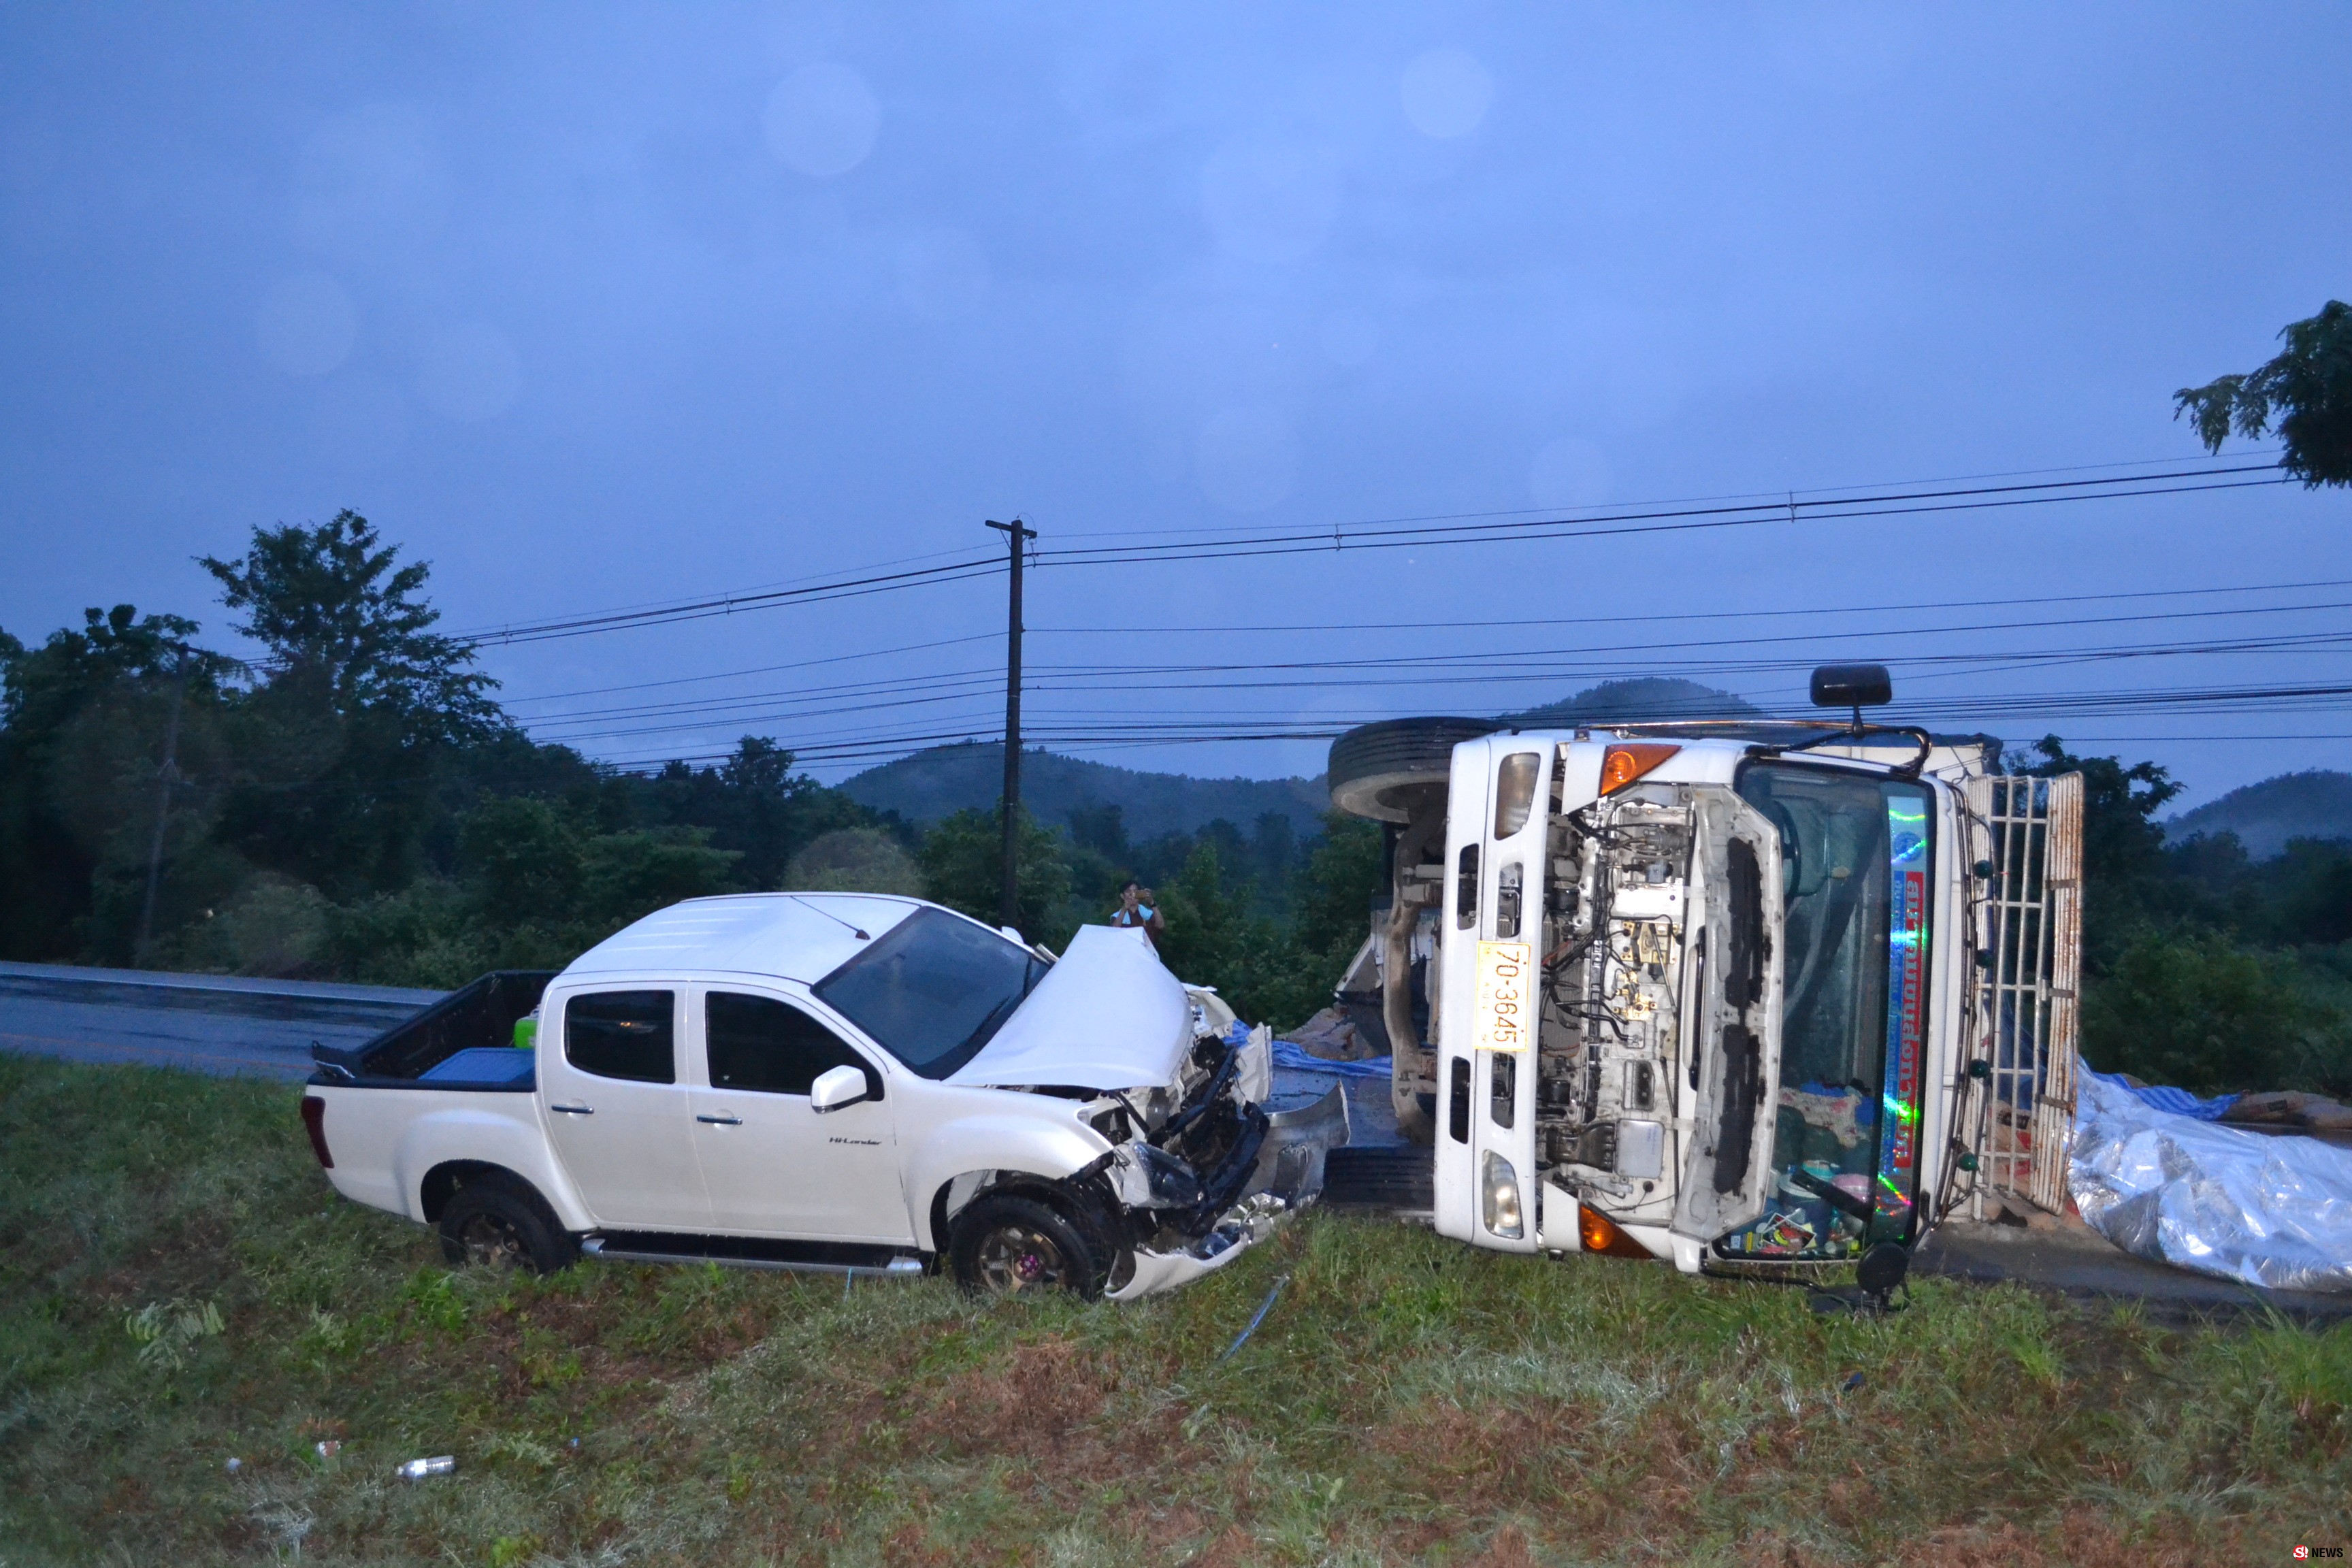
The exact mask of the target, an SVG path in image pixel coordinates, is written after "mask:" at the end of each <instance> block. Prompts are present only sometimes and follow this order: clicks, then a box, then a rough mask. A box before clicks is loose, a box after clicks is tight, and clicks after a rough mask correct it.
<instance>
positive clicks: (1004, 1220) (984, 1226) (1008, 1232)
mask: <svg viewBox="0 0 2352 1568" xmlns="http://www.w3.org/2000/svg"><path fill="white" fill-rule="evenodd" d="M1096 1232H1097V1226H1082V1225H1079V1224H1078V1223H1076V1221H1075V1220H1073V1219H1071V1218H1070V1216H1069V1215H1066V1214H1064V1213H1062V1212H1061V1211H1060V1210H1059V1209H1056V1208H1055V1207H1054V1206H1052V1205H1049V1204H1045V1203H1041V1202H1039V1201H1038V1200H1037V1199H1035V1198H1031V1197H1024V1196H1022V1195H1021V1194H1017V1193H998V1194H992V1195H990V1196H986V1197H981V1198H975V1199H974V1200H973V1201H972V1202H971V1204H970V1205H968V1206H966V1208H965V1209H964V1211H963V1212H962V1213H961V1214H959V1215H956V1217H955V1220H954V1222H953V1223H952V1224H951V1225H950V1226H949V1227H948V1265H949V1267H950V1268H951V1269H952V1270H953V1271H954V1274H955V1279H956V1283H957V1284H959V1285H961V1286H962V1287H963V1288H964V1289H966V1290H968V1291H970V1292H971V1293H972V1294H973V1295H975V1296H1017V1295H1020V1294H1023V1293H1024V1292H1043V1291H1046V1290H1053V1289H1063V1290H1068V1291H1071V1292H1073V1293H1075V1294H1076V1295H1077V1296H1078V1297H1079V1298H1080V1299H1081V1300H1088V1301H1091V1300H1095V1298H1097V1297H1098V1296H1100V1295H1101V1294H1102V1292H1103V1285H1104V1282H1105V1281H1106V1279H1108V1277H1109V1274H1110V1265H1111V1259H1110V1258H1108V1256H1107V1255H1106V1254H1105V1251H1104V1248H1103V1243H1102V1241H1101V1239H1100V1237H1098V1236H1097V1234H1096Z"/></svg>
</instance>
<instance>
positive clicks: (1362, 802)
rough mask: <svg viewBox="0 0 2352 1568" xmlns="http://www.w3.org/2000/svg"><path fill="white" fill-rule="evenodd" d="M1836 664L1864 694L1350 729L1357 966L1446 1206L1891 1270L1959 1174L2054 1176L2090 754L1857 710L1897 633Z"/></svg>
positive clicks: (2049, 1204)
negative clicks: (1775, 706)
mask: <svg viewBox="0 0 2352 1568" xmlns="http://www.w3.org/2000/svg"><path fill="white" fill-rule="evenodd" d="M1813 695H1814V700H1815V701H1816V702H1818V703H1822V704H1823V705H1825V706H1835V707H1839V708H1843V709H1850V710H1852V713H1853V720H1852V722H1851V723H1850V724H1830V723H1822V724H1811V725H1808V724H1801V723H1799V724H1787V725H1775V724H1766V723H1759V722H1755V721H1748V722H1745V723H1736V724H1733V723H1706V722H1682V723H1673V722H1666V723H1643V724H1612V725H1609V726H1607V727H1601V726H1600V725H1595V726H1593V727H1591V728H1576V729H1567V730H1559V731H1537V730H1527V731H1520V730H1511V729H1506V728H1503V727H1501V726H1499V725H1497V724H1496V723H1494V722H1491V721H1475V720H1460V719H1410V720H1400V721H1390V722H1386V723H1381V724H1371V725H1366V726H1363V727H1361V728H1360V729H1357V730H1354V731H1349V733H1348V734H1346V735H1343V736H1341V737H1340V738H1339V740H1338V741H1337V742H1334V743H1333V745H1332V748H1331V762H1330V774H1329V777H1330V786H1331V794H1332V798H1333V800H1334V802H1335V803H1336V804H1337V805H1339V806H1340V807H1341V808H1342V809H1343V810H1346V811H1349V812H1350V813H1352V814H1355V815H1357V816H1364V817H1369V818H1371V819H1373V820H1375V821H1379V822H1381V823H1382V824H1384V825H1386V830H1387V845H1388V857H1387V858H1388V862H1389V876H1388V878H1387V884H1388V886H1387V890H1386V898H1385V900H1383V902H1382V903H1381V905H1380V906H1377V907H1376V908H1375V910H1374V912H1373V929H1372V932H1371V936H1370V940H1369V941H1368V942H1366V944H1365V947H1364V949H1363V951H1362V952H1360V955H1359V957H1358V960H1357V963H1355V965H1354V966H1352V967H1351V969H1350V971H1349V975H1348V977H1347V978H1346V979H1344V980H1343V981H1342V983H1341V986H1340V999H1341V1002H1342V1004H1343V1005H1346V1004H1349V1003H1352V1004H1353V1007H1352V1008H1351V1011H1353V1012H1354V1014H1355V1015H1356V1016H1357V1017H1358V1019H1359V1022H1360V1025H1362V1026H1364V1027H1365V1029H1366V1031H1367V1032H1369V1033H1371V1034H1373V1035H1374V1036H1375V1037H1380V1036H1383V1035H1384V1036H1385V1037H1386V1039H1387V1041H1388V1043H1389V1045H1390V1047H1391V1059H1392V1062H1393V1071H1394V1087H1393V1097H1394V1102H1395V1107H1396V1111H1397V1118H1398V1121H1399V1124H1400V1126H1401V1127H1402V1130H1403V1131H1405V1132H1406V1134H1407V1135H1408V1136H1409V1137H1412V1138H1414V1139H1416V1140H1417V1141H1422V1142H1431V1143H1433V1146H1434V1152H1433V1165H1434V1173H1433V1191H1434V1215H1433V1218H1434V1222H1435V1225H1436V1227H1437V1229H1438V1230H1439V1231H1441V1232H1442V1233H1444V1234H1445V1235H1448V1236H1453V1237H1459V1238H1461V1239H1463V1240H1465V1241H1468V1242H1471V1243H1473V1244H1474V1245H1476V1246H1480V1247H1494V1248H1497V1249H1500V1250H1505V1251H1517V1252H1536V1251H1544V1252H1552V1253H1565V1252H1572V1251H1590V1252H1599V1253H1605V1254H1613V1255H1618V1256H1625V1257H1637V1258H1668V1259H1671V1260H1672V1261H1673V1262H1674V1263H1675V1265H1676V1266H1677V1267H1678V1268H1682V1269H1684V1270H1685V1271H1692V1272H1696V1271H1699V1270H1702V1269H1704V1270H1706V1271H1710V1272H1715V1271H1727V1272H1738V1273H1773V1274H1778V1275H1780V1276H1782V1277H1785V1278H1800V1279H1804V1278H1811V1279H1825V1278H1826V1279H1835V1278H1836V1277H1837V1276H1838V1272H1839V1270H1841V1269H1843V1270H1847V1271H1849V1272H1852V1271H1854V1270H1855V1268H1856V1266H1857V1265H1860V1266H1861V1268H1860V1270H1859V1271H1860V1273H1861V1275H1862V1277H1863V1279H1864V1283H1865V1284H1871V1285H1874V1286H1883V1285H1884V1284H1885V1283H1887V1282H1889V1281H1890V1280H1891V1279H1895V1278H1899V1277H1900V1273H1901V1270H1902V1268H1903V1265H1904V1262H1905V1259H1906V1257H1907V1249H1908V1248H1909V1247H1912V1246H1914V1245H1915V1244H1916V1242H1917V1241H1918V1239H1919V1238H1920V1237H1922V1236H1923V1235H1924V1233H1925V1231H1926V1229H1927V1226H1930V1225H1932V1224H1933V1223H1935V1222H1936V1221H1937V1219H1939V1218H1941V1217H1943V1216H1945V1215H1948V1214H1951V1213H1952V1212H1954V1211H1955V1210H1956V1209H1958V1208H1960V1207H1961V1206H1962V1205H1967V1206H1968V1207H1969V1208H1970V1209H1972V1210H1973V1211H1975V1212H1976V1213H1978V1214H1979V1215H1981V1214H1982V1213H1983V1212H1984V1208H1985V1205H1986V1204H1987V1202H1988V1201H1989V1199H1992V1198H1995V1197H1998V1196H2001V1195H2006V1196H2009V1197H2011V1198H2013V1199H2016V1200H2019V1201H2030V1202H2032V1203H2035V1204H2037V1205H2040V1206H2042V1207H2043V1208H2048V1209H2056V1208H2060V1207H2062V1206H2063V1203H2064V1194H2063V1181H2064V1170H2065V1160H2064V1155H2065V1144H2066V1137H2067V1132H2068V1130H2069V1129H2070V1128H2071V1124H2072V1114H2073V1064H2074V959H2075V952H2076V949H2077V942H2076V939H2075V935H2074V932H2075V931H2076V929H2077V918H2076V913H2075V911H2076V909H2077V907H2078V906H2077V902H2076V900H2077V896H2078V888H2077V884H2078V881H2079V873H2078V870H2077V868H2078V866H2079V861H2080V856H2079V848H2078V846H2079V820H2080V804H2079V803H2080V798H2081V795H2080V790H2081V780H2080V777H2079V775H2068V776H2066V777H2063V778H2060V779H2044V778H2026V777H2007V776H2001V775H1998V774H1995V773H1992V772H1991V771H1990V769H1991V768H1992V767H1994V766H1997V765H1998V746H1997V744H1996V743H1994V742H1989V741H1986V740H1983V739H1980V738H1979V739H1972V740H1969V741H1954V742H1948V741H1939V740H1938V739H1937V738H1936V737H1933V736H1931V735H1929V734H1928V733H1927V731H1921V730H1912V729H1890V728H1887V727H1885V726H1879V725H1865V724H1864V723H1863V721H1862V718H1861V710H1862V708H1863V707H1864V706H1869V705H1873V704H1875V703H1882V702H1885V701H1886V700H1888V698H1889V696H1890V691H1889V689H1888V681H1887V677H1886V673H1885V670H1884V669H1883V668H1879V667H1876V666H1853V667H1836V668H1825V669H1822V670H1820V671H1817V672H1816V673H1815V677H1814V682H1813ZM1865 1260H1867V1261H1865Z"/></svg>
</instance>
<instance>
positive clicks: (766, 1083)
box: [302, 893, 1347, 1299]
mask: <svg viewBox="0 0 2352 1568" xmlns="http://www.w3.org/2000/svg"><path fill="white" fill-rule="evenodd" d="M519 1026H520V1027H519ZM526 1035H528V1036H530V1037H531V1039H530V1044H529V1045H528V1046H519V1044H518V1040H519V1039H520V1037H523V1036H526ZM312 1054H313V1058H314V1060H315V1062H316V1066H317V1071H316V1072H315V1073H314V1074H313V1075H312V1077H311V1079H310V1088H309V1089H308V1091H307V1092H306V1094H305V1097H304V1100H303V1102H302V1116H303V1121H304V1122H305V1124H306V1126H307V1128H308V1130H309V1132H310V1142H311V1148H312V1151H313V1152H315V1153H316V1154H317V1155H318V1158H319V1162H320V1164H321V1165H322V1166H324V1167H325V1168H326V1172H327V1174H328V1177H329V1179H330V1180H331V1181H332V1182H333V1184H334V1185H335V1188H336V1190H337V1191H339V1192H340V1193H341V1194H343V1195H344V1196H346V1197H348V1198H352V1199H353V1200H355V1201H357V1202H360V1203H364V1204H369V1205H374V1206H375V1207H377V1208H382V1209H387V1210H390V1211H391V1212H393V1213H394V1214H399V1215H405V1216H407V1217H408V1218H410V1219H413V1220H417V1221H420V1222H422V1223H425V1224H428V1225H436V1226H439V1227H440V1233H441V1237H442V1243H443V1247H444V1248H445V1250H446V1254H447V1256H448V1258H450V1260H451V1261H452V1262H453V1263H478V1264H501V1263H503V1264H509V1265H521V1266H526V1267H530V1268H538V1269H541V1270H552V1269H555V1268H562V1267H563V1266H565V1265H566V1264H568V1263H570V1262H571V1261H572V1259H573V1258H576V1257H577V1256H579V1255H580V1254H581V1253H583V1252H585V1253H588V1254H590V1255H598V1256H603V1257H606V1258H648V1259H663V1260H670V1259H695V1260H702V1259H709V1260H716V1261H721V1262H730V1263H741V1264H749V1265H752V1266H765V1267H772V1268H815V1269H825V1270H835V1271H848V1272H866V1271H874V1272H884V1273H911V1272H915V1271H918V1270H921V1269H924V1268H933V1267H938V1266H941V1265H944V1266H945V1267H946V1268H949V1269H950V1270H951V1271H952V1273H953V1274H954V1276H955V1277H956V1278H957V1279H959V1280H960V1281H961V1282H962V1283H963V1284H964V1285H965V1286H966V1287H968V1288H970V1289H975V1290H982V1291H997V1292H1003V1291H1018V1290H1034V1289H1051V1288H1055V1287H1059V1288H1063V1289H1071V1290H1075V1291H1076V1292H1078V1293H1079V1294H1081V1295H1085V1296H1089V1297H1091V1296H1096V1295H1101V1294H1106V1293H1107V1294H1108V1295H1109V1296H1111V1297H1113V1298H1118V1299H1127V1298H1132V1297H1137V1296H1142V1295H1146V1294H1149V1293H1150V1292H1153V1291H1157V1290H1162V1289H1169V1288H1171V1287H1173V1286H1176V1285H1179V1284H1181V1283H1183V1282H1184V1281H1186V1280H1189V1279H1194V1278H1197V1277H1198V1276H1199V1275H1201V1274H1203V1273H1205V1272H1207V1271H1209V1270H1211V1269H1213V1268H1218V1267H1220V1266H1222V1265H1223V1264H1224V1263H1226V1262H1229V1261H1230V1260H1231V1259H1232V1258H1234V1257H1236V1256H1238V1254H1239V1253H1240V1252H1241V1251H1242V1250H1243V1249H1244V1247H1247V1246H1248V1245H1249V1244H1250V1243H1251V1242H1253V1241H1255V1240H1256V1239H1258V1238H1259V1237H1262V1236H1264V1235H1265V1233H1266V1232H1267V1230H1268V1229H1269V1228H1270V1227H1271V1226H1272V1225H1273V1224H1274V1222H1275V1220H1276V1217H1277V1216H1278V1215H1281V1214H1283V1213H1284V1212H1286V1210H1289V1209H1292V1208H1295V1207H1297V1206H1298V1205H1301V1204H1304V1203H1307V1202H1308V1201H1310V1200H1311V1199H1313V1198H1314V1197H1315V1196H1316V1195H1317V1194H1318V1192H1319V1190H1320V1187H1321V1184H1322V1173H1323V1155H1324V1152H1325V1151H1326V1150H1327V1149H1328V1148H1329V1147H1330V1146H1332V1145H1334V1144H1336V1143H1342V1142H1346V1139H1347V1110H1346V1102H1345V1100H1344V1098H1343V1097H1342V1096H1341V1095H1340V1094H1339V1091H1338V1090H1337V1089H1334V1090H1332V1091H1331V1092H1330V1093H1329V1094H1328V1095H1327V1096H1326V1097H1325V1098H1324V1099H1323V1100H1320V1101H1318V1102H1317V1103H1316V1104H1314V1105H1312V1106H1309V1107H1307V1108H1306V1109H1304V1110H1297V1111H1293V1112H1290V1113H1286V1114H1269V1113H1268V1112H1267V1111H1266V1110H1265V1108H1264V1105H1263V1101H1264V1100H1265V1097H1266V1094H1267V1089H1268V1079H1269V1068H1268V1057H1269V1051H1268V1037H1267V1035H1266V1033H1265V1030H1264V1029H1263V1028H1261V1029H1260V1030H1258V1031H1256V1032H1255V1034H1248V1033H1245V1032H1244V1031H1243V1030H1242V1029H1241V1028H1239V1027H1238V1026H1236V1024H1235V1020H1234V1014H1233V1012H1232V1010H1231V1009H1230V1008H1229V1007H1227V1006H1226V1005H1224V1004H1223V1002H1222V1001H1221V1000H1220V999H1219V998H1218V997H1217V996H1216V995H1215V994H1213V992H1210V991H1207V990H1205V989H1202V988H1199V987H1187V986H1186V985H1184V984H1181V982H1179V981H1178V980H1177V979H1176V978H1175V976H1173V975H1171V973H1169V972H1168V971H1167V970H1166V969H1165V968H1164V967H1162V966H1161V964H1160V961H1159V959H1158V957H1157V955H1156V954H1155V953H1154V952H1153V951H1152V950H1151V948H1150V945H1149V944H1148V943H1147V942H1144V941H1143V939H1142V938H1141V936H1140V935H1139V933H1135V932H1127V931H1115V930H1113V929H1111V928H1109V927H1104V926H1089V927H1086V928H1084V929H1082V930H1081V931H1079V932H1078V934H1077V937H1076V940H1075V941H1074V942H1071V944H1070V947H1069V951H1068V952H1066V953H1065V954H1063V955H1062V956H1061V957H1060V958H1058V959H1056V958H1055V957H1053V956H1052V955H1051V954H1048V953H1046V952H1043V951H1042V950H1038V949H1034V948H1032V947H1030V946H1028V945H1026V944H1024V942H1020V941H1019V940H1017V938H1016V936H1015V934H1014V933H1011V932H1009V931H994V930H992V929H990V928H989V927H987V926H984V925H982V924H980V923H979V922H977V921H971V920H969V919H967V918H965V917H964V916H962V915H960V914H957V913H955V912H954V911H952V910H946V909H942V908H940V907H939V906H937V905H933V904H927V903H924V902H921V901H919V900H912V899H901V898H885V897H868V896H865V895H857V894H842V893H765V894H751V895H745V896H740V897H732V898H716V899H697V900H689V901H688V902H686V903H682V904H677V905H674V906H672V907H671V908H668V909H666V910H660V911H658V912H656V913H655V914H652V915H648V916H647V917H646V918H645V919H644V920H641V921H637V922H636V923H635V925H632V926H630V927H628V928H627V929H626V930H625V931H620V932H619V933H617V934H616V935H614V936H613V937H611V938H609V939H608V940H606V941H605V942H602V943H599V944H598V945H597V946H596V947H594V948H593V949H591V950H590V951H589V952H585V953H583V954H582V955H581V956H580V957H579V958H578V959H576V960H574V961H573V962H572V964H571V965H570V967H568V968H566V969H564V970H563V971H562V973H558V974H554V975H552V976H550V975H547V974H544V973H500V974H493V975H488V976H485V977H483V978H482V979H481V980H478V981H477V982H475V983H474V984H472V985H469V986H467V988H465V989H464V990H463V991H459V992H457V993H453V994H451V995H450V996H449V997H447V998H446V999H445V1000H444V1001H443V1002H441V1003H439V1004H437V1005H435V1006H434V1007H432V1008H430V1009H428V1010H427V1011H426V1012H425V1013H423V1014H420V1015H419V1016H417V1017H415V1019H412V1020H410V1021H409V1022H407V1023H405V1024H403V1025H400V1026H396V1027H394V1029H391V1030H389V1031H387V1032H386V1033H384V1034H383V1035H382V1036H379V1037H377V1038H376V1039H374V1040H373V1041H370V1042H369V1043H368V1044H366V1045H364V1046H362V1047H357V1048H355V1049H352V1050H349V1051H338V1050H331V1049H328V1048H325V1047H316V1048H314V1050H313V1053H312Z"/></svg>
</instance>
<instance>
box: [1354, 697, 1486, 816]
mask: <svg viewBox="0 0 2352 1568" xmlns="http://www.w3.org/2000/svg"><path fill="white" fill-rule="evenodd" d="M1501 728H1502V726H1501V725H1500V724H1497V723H1496V721H1494V720H1492V719H1443V718H1430V719H1383V720H1381V721H1380V722H1379V723H1377V724H1359V725H1357V726H1356V727H1355V728H1354V729H1352V730H1350V731H1348V732H1347V733H1346V734H1344V735H1342V736H1340V737H1339V739H1338V740H1336V741H1334V742H1331V754H1330V758H1329V760H1328V765H1327V766H1326V768H1325V769H1324V775H1325V778H1326V779H1327V780H1328V783H1329V784H1330V786H1331V804H1332V805H1336V806H1338V807H1339V809H1340V810H1341V811H1344V812H1346V813H1347V814H1348V815H1349V816H1362V817H1369V818H1370V819H1371V820H1372V821H1374V822H1400V823H1401V822H1406V821H1409V820H1411V819H1412V816H1413V815H1414V810H1415V807H1416V805H1418V804H1419V803H1420V802H1421V801H1423V800H1424V799H1426V798H1427V796H1428V795H1429V792H1430V791H1432V790H1438V791H1443V790H1444V788H1445V784H1446V781H1447V780H1448V779H1449V778H1451V777H1452V776H1453V773H1454V747H1455V746H1457V745H1460V744H1461V743H1462V742H1465V741H1475V740H1476V739H1478V738H1479V737H1480V736H1481V735H1491V734H1493V733H1494V732H1495V731H1496V730H1499V729H1501Z"/></svg>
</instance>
